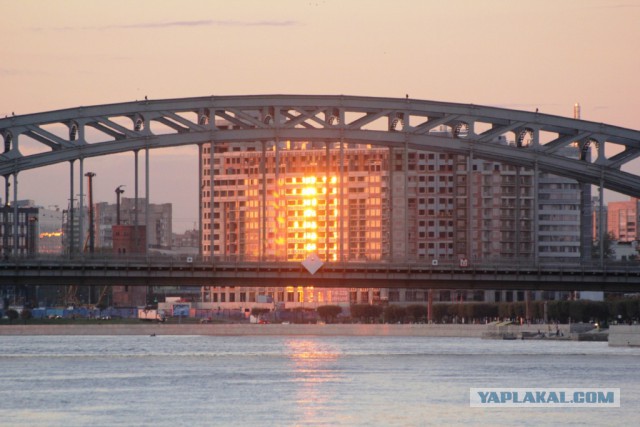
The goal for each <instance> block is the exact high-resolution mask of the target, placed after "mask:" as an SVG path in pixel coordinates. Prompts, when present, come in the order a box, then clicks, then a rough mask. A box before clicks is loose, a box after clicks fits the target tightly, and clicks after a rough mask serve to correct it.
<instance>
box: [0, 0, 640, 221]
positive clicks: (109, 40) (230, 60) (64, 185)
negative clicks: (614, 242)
mask: <svg viewBox="0 0 640 427" xmlns="http://www.w3.org/2000/svg"><path fill="white" fill-rule="evenodd" d="M0 16H2V17H3V20H2V25H1V26H0V40H1V41H0V53H1V54H2V55H1V57H2V63H1V64H0V116H4V115H10V114H11V113H12V112H15V114H17V115H18V114H28V113H35V112H41V111H49V110H57V109H62V108H70V107H76V106H79V105H85V106H87V105H96V104H107V103H115V102H125V101H132V100H135V99H142V98H144V96H145V95H146V96H148V97H149V99H160V98H182V97H192V96H208V95H249V94H275V93H281V94H328V95H335V94H345V95H362V96H384V97H404V95H405V94H409V95H410V96H411V98H415V99H427V100H435V101H448V102H460V103H473V104H478V105H491V106H499V107H505V108H513V109H522V110H529V111H532V110H535V108H539V109H540V111H541V112H543V113H548V114H557V115H562V116H569V117H570V116H572V114H573V104H574V103H576V102H579V103H580V105H581V110H582V118H583V119H585V120H591V121H596V122H603V123H609V124H613V125H618V126H623V127H627V128H632V129H640V117H639V113H640V84H639V81H638V76H640V55H639V54H638V52H639V51H640V0H548V1H547V0H535V1H534V0H531V1H527V0H519V1H513V0H484V1H478V0H468V1H463V0H460V1H456V0H449V1H442V0H415V1H410V0H405V1H402V0H394V1H388V0H387V1H375V0H368V1H365V0H361V1H360V0H358V1H356V0H317V1H315V0H312V1H309V0H300V1H288V0H287V1H284V0H283V1H280V0H272V1H266V0H255V1H249V0H247V1H241V0H234V1H211V0H202V1H197V0H180V1H171V0H151V1H131V0H109V1H87V0H82V1H45V0H42V1H29V0H21V1H15V0H0ZM140 160H141V167H142V166H144V156H142V155H141V156H140ZM68 170H69V166H68V163H65V164H63V165H59V166H52V167H48V168H43V169H37V170H33V171H26V172H23V173H21V174H20V175H19V198H20V199H34V200H35V201H36V202H37V203H38V204H40V205H43V206H49V205H59V206H60V207H61V208H62V207H66V204H67V203H68V202H67V199H68V198H69V195H68V191H69V190H68V188H69V178H68ZM167 170H171V171H172V172H173V174H167V172H166V171H167ZM86 171H93V172H95V173H96V174H97V175H96V178H95V181H94V200H95V201H108V202H111V203H115V192H114V190H115V188H116V187H117V186H119V185H122V184H124V185H126V187H125V194H124V196H125V197H133V190H134V186H133V154H123V155H118V156H111V157H106V158H104V157H103V158H94V159H88V160H85V172H86ZM142 171H143V169H142V168H141V173H142ZM150 171H151V191H150V196H151V197H150V198H151V202H152V203H167V202H171V203H173V204H174V208H173V209H174V217H175V218H174V231H183V230H184V229H187V228H191V227H193V225H194V223H195V222H196V221H197V150H196V149H195V148H181V149H172V150H163V151H152V152H151V167H150ZM638 173H640V166H639V167H638ZM76 175H77V172H76ZM141 178H142V176H141ZM0 181H2V180H0ZM0 184H1V182H0ZM76 189H78V186H77V184H76ZM0 193H1V194H0V196H4V192H3V191H0ZM140 195H141V196H144V188H143V180H142V179H141V180H140ZM611 198H612V199H613V198H615V195H613V196H611ZM623 198H624V199H626V196H625V197H623Z"/></svg>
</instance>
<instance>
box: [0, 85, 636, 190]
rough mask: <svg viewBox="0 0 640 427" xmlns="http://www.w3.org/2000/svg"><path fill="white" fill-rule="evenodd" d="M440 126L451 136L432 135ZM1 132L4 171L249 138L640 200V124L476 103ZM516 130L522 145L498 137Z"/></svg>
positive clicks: (330, 108)
mask: <svg viewBox="0 0 640 427" xmlns="http://www.w3.org/2000/svg"><path fill="white" fill-rule="evenodd" d="M441 127H444V128H445V129H446V130H447V133H442V132H437V133H434V131H436V130H439V129H440V128H441ZM88 128H91V129H92V130H88ZM0 134H2V136H3V139H4V147H5V150H4V153H3V154H2V155H0V174H1V175H3V176H7V175H10V174H15V173H18V172H20V171H23V170H28V169H34V168H39V167H43V166H47V165H52V164H56V163H61V162H65V161H72V160H76V159H80V158H89V157H96V156H104V155H109V154H115V153H121V152H127V151H134V150H140V149H155V148H165V147H175V146H181V145H193V144H206V143H214V144H216V143H222V142H225V143H234V142H247V141H278V140H280V141H284V140H304V141H318V142H337V141H343V142H346V143H357V144H368V145H378V146H398V147H405V146H406V147H409V148H412V149H416V150H428V151H436V152H448V153H457V154H465V155H469V154H473V156H474V157H477V158H486V159H490V160H497V161H501V162H505V163H509V164H514V165H518V166H523V167H529V168H534V167H538V168H539V169H540V170H541V171H545V172H549V173H553V174H556V175H560V176H565V177H568V178H572V179H576V180H578V181H580V182H584V183H590V184H594V185H600V184H602V185H603V186H604V187H605V188H608V189H610V190H613V191H616V192H620V193H623V194H627V195H629V196H634V197H640V176H637V175H634V174H631V173H628V172H623V171H621V170H620V168H621V167H622V166H623V165H625V164H627V163H629V162H630V161H632V160H634V159H635V158H637V157H638V156H640V131H636V130H631V129H625V128H620V127H616V126H610V125H605V124H602V123H594V122H588V121H582V120H575V119H569V118H564V117H559V116H552V115H546V114H540V113H537V112H535V113H533V112H526V111H518V110H510V109H503V108H495V107H487V106H479V105H473V104H456V103H446V102H434V101H424V100H414V99H408V98H402V99H396V98H375V97H356V96H342V95H340V96H332V95H330V96H323V95H255V96H210V97H200V98H181V99H170V100H157V101H148V100H144V101H136V102H128V103H120V104H107V105H97V106H91V107H78V108H73V109H66V110H58V111H50V112H44V113H36V114H28V115H22V116H13V117H9V118H4V119H0ZM89 134H91V135H89ZM508 134H511V135H513V136H514V138H513V140H515V141H516V144H514V145H505V144H500V143H497V142H496V138H498V137H499V136H502V135H508ZM22 137H28V138H30V139H31V140H32V141H34V142H35V143H36V144H40V146H41V150H40V152H37V153H34V154H23V153H22V152H21V150H20V140H21V138H22ZM525 139H528V141H527V142H526V143H525V142H524V141H525ZM90 140H91V141H90ZM543 140H544V141H543ZM569 146H577V147H580V148H581V149H582V150H589V151H590V152H592V153H593V154H594V155H593V156H582V158H581V159H579V158H576V155H575V153H576V152H577V150H573V152H572V153H567V152H565V151H564V150H563V148H565V147H569ZM613 152H616V154H611V153H613ZM608 154H610V155H609V157H607V155H608ZM592 157H593V159H592Z"/></svg>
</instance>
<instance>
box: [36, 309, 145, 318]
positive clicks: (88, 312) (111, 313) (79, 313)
mask: <svg viewBox="0 0 640 427" xmlns="http://www.w3.org/2000/svg"><path fill="white" fill-rule="evenodd" d="M31 315H32V316H33V318H34V319H55V318H64V319H76V318H77V319H100V318H106V317H110V318H112V319H117V318H120V319H137V318H138V308H137V307H121V308H106V309H104V310H100V309H90V308H87V307H77V308H34V309H32V310H31Z"/></svg>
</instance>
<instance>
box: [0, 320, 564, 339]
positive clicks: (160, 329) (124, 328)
mask: <svg viewBox="0 0 640 427" xmlns="http://www.w3.org/2000/svg"><path fill="white" fill-rule="evenodd" d="M499 328H500V329H499V330H498V327H496V325H491V324H489V325H474V324H455V325H452V324H430V325H428V324H402V325H398V324H328V325H327V324H288V325H285V324H266V325H258V324H158V323H153V324H139V325H136V324H117V325H108V324H99V325H2V326H0V336H5V335H6V336H9V335H12V336H16V335H22V336H38V335H72V336H73V335H75V336H81V335H101V336H104V335H156V336H157V335H204V336H270V335H290V336H296V335H297V336H302V335H307V336H416V337H420V336H422V337H449V338H483V337H485V338H487V337H491V336H490V335H491V334H495V333H496V332H498V333H502V334H516V335H518V336H521V334H522V333H523V332H524V333H528V334H534V333H536V332H537V331H543V332H544V331H545V329H546V325H523V326H519V325H509V326H501V327H499ZM559 330H560V331H561V333H562V338H563V339H571V338H570V337H571V335H572V334H571V333H570V325H560V326H559ZM549 339H556V338H555V337H550V338H549Z"/></svg>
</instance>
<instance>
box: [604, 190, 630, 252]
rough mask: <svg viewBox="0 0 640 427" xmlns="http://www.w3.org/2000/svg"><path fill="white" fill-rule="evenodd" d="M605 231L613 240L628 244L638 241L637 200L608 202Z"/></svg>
mask: <svg viewBox="0 0 640 427" xmlns="http://www.w3.org/2000/svg"><path fill="white" fill-rule="evenodd" d="M607 210H608V212H607V231H608V232H609V233H611V234H612V235H613V237H614V238H615V240H617V241H618V242H622V243H630V242H634V241H637V240H638V199H636V198H633V197H632V198H631V199H630V200H627V201H622V202H609V203H608V209H607Z"/></svg>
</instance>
